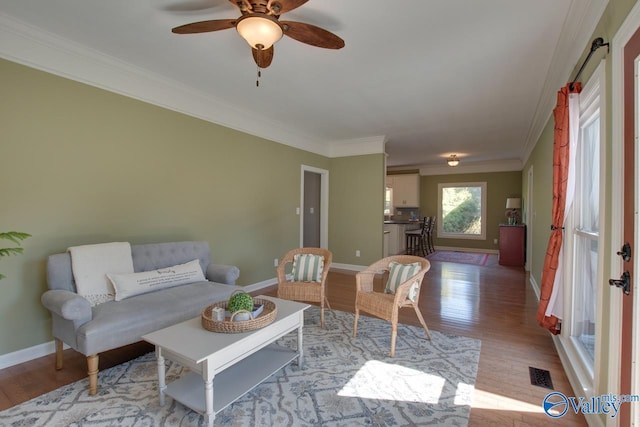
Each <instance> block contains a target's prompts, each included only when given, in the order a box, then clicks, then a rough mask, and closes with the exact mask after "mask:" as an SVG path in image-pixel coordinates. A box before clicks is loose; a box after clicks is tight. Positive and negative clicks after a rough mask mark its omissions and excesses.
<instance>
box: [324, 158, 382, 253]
mask: <svg viewBox="0 0 640 427" xmlns="http://www.w3.org/2000/svg"><path fill="white" fill-rule="evenodd" d="M356 171H359V172H356ZM380 171H382V173H379V172H380ZM384 178H385V176H384V155H382V154H372V155H367V156H357V157H341V158H336V159H331V177H330V178H329V179H330V182H329V187H330V193H331V194H332V198H331V203H330V206H329V209H330V214H329V222H330V223H331V224H332V226H331V227H329V228H330V230H329V241H330V242H331V241H340V242H341V244H340V245H332V250H333V254H334V259H336V258H337V259H340V260H341V261H340V262H342V263H345V264H355V265H370V264H372V263H373V262H374V261H376V260H378V259H380V258H382V252H383V248H382V236H383V218H384V215H383V211H384ZM354 197H356V198H357V199H358V202H357V203H354ZM356 250H359V251H360V257H356Z"/></svg>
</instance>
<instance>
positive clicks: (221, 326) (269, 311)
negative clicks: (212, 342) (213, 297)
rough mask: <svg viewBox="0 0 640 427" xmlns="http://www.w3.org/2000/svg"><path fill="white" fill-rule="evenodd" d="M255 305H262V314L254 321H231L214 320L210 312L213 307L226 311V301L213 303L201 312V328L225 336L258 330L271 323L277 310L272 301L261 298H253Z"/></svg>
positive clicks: (228, 319) (227, 319) (226, 319)
mask: <svg viewBox="0 0 640 427" xmlns="http://www.w3.org/2000/svg"><path fill="white" fill-rule="evenodd" d="M253 302H254V303H255V304H262V305H263V306H264V309H263V310H262V313H261V314H260V315H259V316H258V317H256V318H255V319H250V320H242V321H236V322H233V321H231V319H230V318H225V320H221V321H220V320H215V319H214V316H213V313H212V310H213V308H214V307H221V308H224V309H225V310H226V309H227V301H220V302H214V303H213V304H211V305H210V306H208V307H207V308H205V309H204V310H203V311H202V327H204V328H205V329H206V330H208V331H211V332H222V333H226V334H234V333H239V332H247V331H253V330H254V329H260V328H262V327H264V326H267V325H268V324H270V323H271V322H273V321H274V320H275V318H276V315H277V314H278V308H277V307H276V304H275V303H274V302H273V301H270V300H267V299H261V298H254V299H253Z"/></svg>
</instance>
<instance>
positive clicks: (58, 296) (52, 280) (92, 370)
mask: <svg viewBox="0 0 640 427" xmlns="http://www.w3.org/2000/svg"><path fill="white" fill-rule="evenodd" d="M131 254H132V259H133V267H134V271H135V272H136V273H138V272H143V271H152V270H156V269H161V268H167V267H170V266H175V265H178V264H182V263H186V262H189V261H193V260H195V259H198V260H199V261H200V265H201V267H202V271H203V273H204V275H205V277H206V279H207V281H205V282H196V283H190V284H186V285H180V286H176V287H171V288H165V289H161V290H157V291H154V292H149V293H145V294H142V295H136V296H133V297H130V298H127V299H123V300H121V301H109V302H105V303H102V304H99V305H96V306H93V307H92V306H91V305H90V303H89V301H88V300H86V299H85V298H83V297H82V296H80V295H78V294H77V293H76V286H75V281H74V277H73V271H72V266H71V257H70V255H69V253H60V254H55V255H51V256H49V258H48V262H47V282H48V287H49V290H48V291H46V292H45V293H44V294H43V295H42V304H43V305H44V306H45V307H46V308H47V309H49V311H51V317H52V329H53V337H54V338H55V342H56V369H62V350H63V343H65V344H67V345H68V346H69V347H71V348H73V349H75V350H76V351H78V352H80V353H82V354H84V355H85V356H87V364H88V375H89V393H90V394H95V393H97V390H98V354H99V353H101V352H103V351H106V350H111V349H114V348H117V347H122V346H124V345H127V344H132V343H135V342H138V341H140V337H141V336H143V335H144V334H147V333H149V332H152V331H155V330H158V329H161V328H164V327H166V326H169V325H172V324H175V323H179V322H182V321H184V320H187V319H190V318H193V317H196V316H198V315H200V313H201V312H202V310H203V309H204V308H205V307H206V306H207V305H209V304H211V303H213V302H215V301H222V300H225V299H228V298H229V296H230V295H231V294H232V293H233V292H234V291H235V290H237V289H241V287H239V286H235V282H236V280H237V278H238V276H239V274H240V272H239V270H238V268H237V267H235V266H226V265H218V264H213V263H211V251H210V248H209V244H208V243H207V242H175V243H157V244H146V245H132V246H131Z"/></svg>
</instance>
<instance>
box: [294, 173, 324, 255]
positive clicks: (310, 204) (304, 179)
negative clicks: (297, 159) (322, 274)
mask: <svg viewBox="0 0 640 427" xmlns="http://www.w3.org/2000/svg"><path fill="white" fill-rule="evenodd" d="M300 181H301V182H300V193H301V194H300V205H301V206H302V208H301V209H300V246H301V247H315V248H325V249H326V248H327V246H328V223H329V222H328V218H329V171H328V170H325V169H318V168H314V167H312V166H306V165H302V170H301V178H300Z"/></svg>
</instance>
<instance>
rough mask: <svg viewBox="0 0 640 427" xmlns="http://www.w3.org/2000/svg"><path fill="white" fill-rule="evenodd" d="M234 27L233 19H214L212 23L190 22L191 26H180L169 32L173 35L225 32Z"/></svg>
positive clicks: (234, 21)
mask: <svg viewBox="0 0 640 427" xmlns="http://www.w3.org/2000/svg"><path fill="white" fill-rule="evenodd" d="M235 26H236V20H235V19H214V20H212V21H200V22H192V23H191V24H185V25H181V26H179V27H175V28H173V29H172V30H171V32H172V33H175V34H197V33H209V32H211V31H220V30H226V29H228V28H233V27H235Z"/></svg>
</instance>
